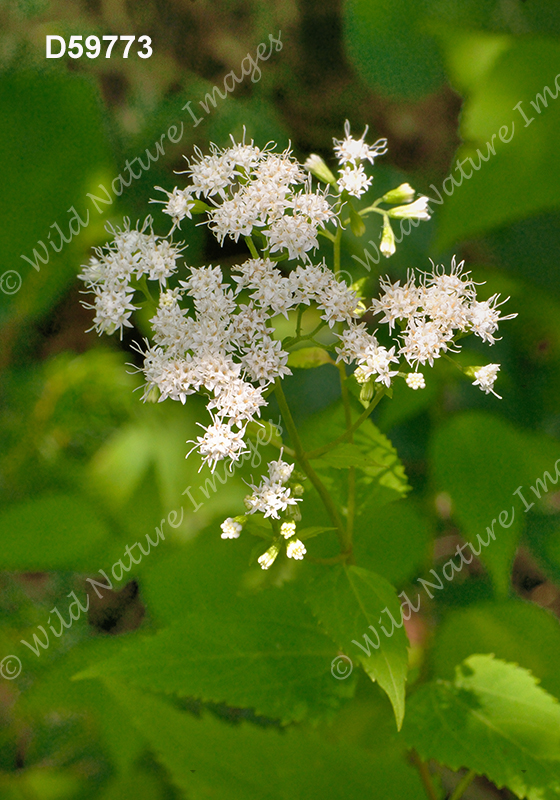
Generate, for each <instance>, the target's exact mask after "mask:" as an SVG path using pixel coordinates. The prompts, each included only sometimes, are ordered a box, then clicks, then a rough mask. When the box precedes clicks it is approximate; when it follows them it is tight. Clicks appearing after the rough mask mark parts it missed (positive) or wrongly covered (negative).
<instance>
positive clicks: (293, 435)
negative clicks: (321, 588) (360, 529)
mask: <svg viewBox="0 0 560 800" xmlns="http://www.w3.org/2000/svg"><path fill="white" fill-rule="evenodd" d="M274 393H275V395H276V399H277V400H278V407H279V408H280V413H281V414H282V418H283V420H284V422H285V424H286V428H287V430H288V433H289V434H290V439H291V440H292V444H293V447H294V451H295V455H296V459H297V460H298V462H299V465H300V467H301V468H302V470H303V471H304V472H305V474H306V475H307V477H308V478H309V480H310V481H311V483H312V484H313V486H314V487H315V489H316V490H317V493H318V494H319V497H320V498H321V500H322V501H323V505H324V506H325V508H326V509H327V512H328V514H329V517H330V518H331V520H332V522H333V524H334V527H335V528H336V531H337V534H338V539H339V541H340V549H341V552H342V553H343V554H345V555H346V557H347V558H350V557H351V554H352V546H351V543H350V542H349V541H348V539H347V536H346V531H345V529H344V524H343V522H342V519H341V516H340V514H339V513H338V509H337V507H336V505H335V504H334V502H333V499H332V497H331V496H330V494H329V492H328V490H327V488H326V486H325V485H324V483H323V482H322V481H321V479H320V478H319V476H318V475H317V473H316V472H315V470H314V469H313V467H312V466H311V464H310V463H309V460H308V457H307V456H306V454H305V451H304V449H303V445H302V443H301V439H300V438H299V434H298V432H297V428H296V426H295V423H294V420H293V417H292V412H291V411H290V407H289V406H288V401H287V400H286V396H285V394H284V390H283V389H282V382H281V380H280V378H276V380H275V381H274Z"/></svg>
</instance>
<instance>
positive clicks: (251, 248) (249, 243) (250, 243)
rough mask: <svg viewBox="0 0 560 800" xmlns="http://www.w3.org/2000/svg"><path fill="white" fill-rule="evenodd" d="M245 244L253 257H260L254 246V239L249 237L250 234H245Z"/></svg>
mask: <svg viewBox="0 0 560 800" xmlns="http://www.w3.org/2000/svg"><path fill="white" fill-rule="evenodd" d="M245 244H246V245H247V247H248V248H249V251H250V253H251V255H252V256H253V258H260V256H259V253H258V250H257V248H256V247H255V243H254V241H253V240H252V239H251V237H250V236H245Z"/></svg>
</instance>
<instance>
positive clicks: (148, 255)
mask: <svg viewBox="0 0 560 800" xmlns="http://www.w3.org/2000/svg"><path fill="white" fill-rule="evenodd" d="M181 250H182V248H181V247H178V246H177V245H174V244H172V243H171V242H168V241H167V239H161V240H160V241H159V242H153V243H152V242H150V244H149V245H143V246H142V259H141V260H140V261H139V263H138V269H137V274H138V277H140V275H142V274H145V275H147V276H148V279H149V280H151V281H159V283H160V286H161V287H163V286H164V285H165V283H166V280H167V278H170V277H171V275H173V274H174V273H175V272H176V271H177V263H176V262H177V259H178V257H179V256H180V254H181Z"/></svg>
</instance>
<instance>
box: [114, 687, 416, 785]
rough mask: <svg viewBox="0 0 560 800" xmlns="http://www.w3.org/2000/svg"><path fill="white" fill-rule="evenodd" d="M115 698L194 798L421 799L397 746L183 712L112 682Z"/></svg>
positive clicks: (158, 756) (148, 695)
mask: <svg viewBox="0 0 560 800" xmlns="http://www.w3.org/2000/svg"><path fill="white" fill-rule="evenodd" d="M107 685H108V687H109V689H110V691H111V692H112V693H113V696H114V698H115V702H116V703H117V704H118V706H119V707H121V708H122V709H123V713H124V714H126V716H127V717H128V718H130V719H131V720H132V722H133V724H134V725H135V727H136V728H137V729H138V731H139V732H141V733H142V735H143V736H144V737H145V738H146V740H147V741H148V743H149V744H150V747H151V749H152V750H153V751H154V753H155V754H156V756H157V758H158V760H159V761H160V762H161V763H162V764H163V765H164V766H165V767H167V769H168V770H169V772H170V775H171V778H172V780H173V782H174V784H175V785H176V786H178V787H179V788H180V789H182V790H183V791H185V792H186V793H187V794H188V797H189V798H192V800H207V798H210V797H216V798H220V800H248V798H250V799H251V800H325V798H327V797H328V798H329V800H348V798H354V797H366V796H367V795H368V793H369V794H371V790H372V786H375V797H376V800H394V798H395V793H396V794H397V796H399V797H406V798H407V800H422V797H423V794H422V788H421V785H420V782H419V779H418V777H417V775H416V774H414V772H413V771H412V770H411V768H410V766H409V765H408V764H407V763H406V762H405V761H404V760H403V759H402V756H401V755H400V753H398V752H395V749H394V748H393V749H388V748H385V747H384V743H383V742H380V743H379V747H376V748H375V750H373V751H369V750H368V751H365V750H361V749H359V748H356V747H351V746H348V745H346V744H345V743H343V742H339V743H337V744H336V745H333V744H329V743H327V742H326V741H324V740H323V739H322V738H320V737H319V736H318V735H316V734H310V733H306V732H304V731H303V730H293V729H292V730H288V731H286V732H285V733H283V734H280V733H279V732H278V731H277V730H265V729H264V728H262V727H259V726H257V725H250V724H248V723H246V722H244V723H242V724H241V725H236V726H235V727H234V726H232V725H228V724H226V723H224V722H221V721H219V720H217V719H215V718H214V717H212V716H210V715H209V714H208V713H206V714H204V715H203V716H202V718H199V719H197V718H195V717H194V716H192V715H191V714H187V713H182V712H181V711H178V710H177V709H176V708H173V707H172V706H171V705H170V704H169V703H168V702H167V701H165V700H163V699H161V698H159V697H155V696H153V695H150V694H146V693H144V692H141V691H138V690H136V689H134V688H133V687H131V686H129V685H126V684H124V683H120V682H119V683H117V682H116V681H112V680H111V681H108V682H107Z"/></svg>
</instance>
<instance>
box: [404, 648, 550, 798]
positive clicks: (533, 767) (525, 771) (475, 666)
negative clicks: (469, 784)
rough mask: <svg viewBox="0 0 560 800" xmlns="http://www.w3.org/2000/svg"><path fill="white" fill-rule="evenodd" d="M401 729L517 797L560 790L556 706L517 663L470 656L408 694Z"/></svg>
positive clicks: (444, 760) (428, 750)
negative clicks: (450, 675)
mask: <svg viewBox="0 0 560 800" xmlns="http://www.w3.org/2000/svg"><path fill="white" fill-rule="evenodd" d="M403 735H404V736H405V738H406V740H407V741H408V743H409V745H410V746H411V747H414V748H415V749H416V750H417V751H418V753H419V754H420V755H421V756H422V758H423V759H425V760H427V759H430V758H433V759H436V760H437V761H439V762H440V763H441V764H444V765H445V766H448V767H450V768H451V769H454V770H458V769H460V768H461V767H468V768H469V769H472V770H474V771H475V772H477V773H478V774H479V775H486V776H487V777H488V778H489V779H490V780H491V781H493V782H494V783H495V784H496V786H497V787H498V788H502V787H504V786H507V787H508V788H509V789H511V791H512V792H514V793H515V794H516V795H517V796H518V797H521V798H523V797H527V798H528V799H529V800H551V799H552V798H556V797H560V705H559V703H558V701H557V700H556V699H555V698H554V697H552V696H551V695H549V694H547V692H545V691H544V689H541V688H540V686H538V683H537V680H536V679H535V678H534V677H533V675H531V673H530V672H528V671H527V670H525V669H522V668H521V667H518V666H517V665H515V664H509V663H506V662H505V661H500V660H499V659H497V658H494V657H493V656H491V655H472V656H470V658H468V659H466V660H465V661H464V662H463V663H462V664H461V665H460V666H459V667H457V669H456V675H455V680H454V681H453V683H450V682H447V681H437V682H433V683H429V684H427V685H425V686H423V687H422V688H421V689H419V690H418V691H417V692H416V693H415V694H414V695H413V696H412V697H411V698H410V700H409V702H408V713H407V719H406V722H405V725H404V728H403Z"/></svg>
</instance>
